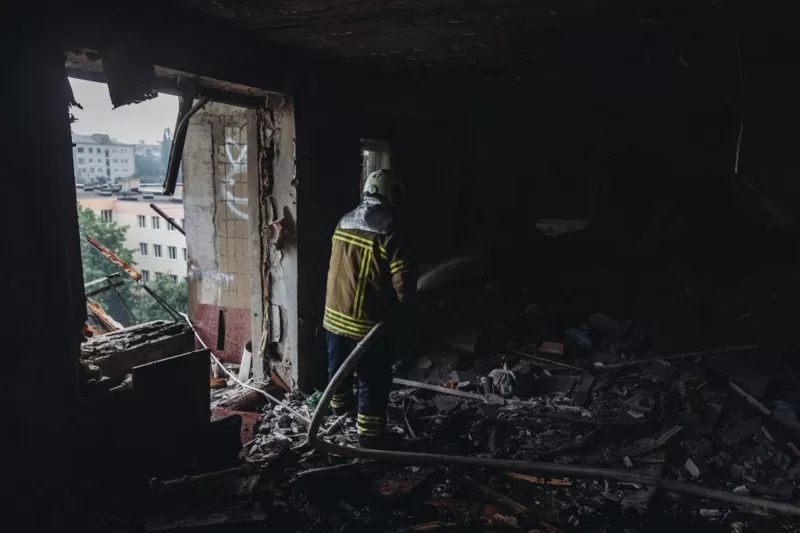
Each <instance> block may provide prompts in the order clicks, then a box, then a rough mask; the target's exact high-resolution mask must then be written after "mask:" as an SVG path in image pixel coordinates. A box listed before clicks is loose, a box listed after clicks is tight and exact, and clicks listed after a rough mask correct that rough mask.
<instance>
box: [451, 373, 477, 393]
mask: <svg viewBox="0 0 800 533" xmlns="http://www.w3.org/2000/svg"><path fill="white" fill-rule="evenodd" d="M450 379H452V380H453V383H455V384H456V388H458V389H466V388H471V387H477V386H478V384H479V383H480V376H479V375H478V374H477V373H475V372H469V371H466V370H453V372H451V373H450Z"/></svg>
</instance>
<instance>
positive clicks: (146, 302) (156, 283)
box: [136, 275, 189, 322]
mask: <svg viewBox="0 0 800 533" xmlns="http://www.w3.org/2000/svg"><path fill="white" fill-rule="evenodd" d="M147 285H148V286H149V287H150V288H151V289H153V291H154V292H155V293H156V294H158V295H159V296H160V297H161V298H163V299H164V300H165V301H166V302H167V303H168V304H169V305H170V306H172V308H173V309H175V310H176V311H179V312H181V313H186V312H187V309H188V307H189V290H188V286H187V283H186V280H185V279H179V280H178V281H173V279H172V278H170V277H169V276H167V275H161V276H159V275H156V279H155V280H153V281H152V282H151V283H148V284H147ZM138 300H139V302H138V306H137V308H136V317H137V318H138V319H139V322H149V321H151V320H171V318H170V316H169V313H167V311H165V310H164V308H163V307H161V305H160V304H159V303H158V302H157V301H156V300H155V298H153V297H152V296H150V295H149V294H147V292H146V291H144V290H140V293H139V299H138Z"/></svg>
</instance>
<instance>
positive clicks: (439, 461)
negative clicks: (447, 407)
mask: <svg viewBox="0 0 800 533" xmlns="http://www.w3.org/2000/svg"><path fill="white" fill-rule="evenodd" d="M387 324H388V321H384V322H379V323H378V324H376V325H375V326H374V327H373V328H372V330H370V332H369V333H368V334H367V336H366V337H364V338H363V339H362V340H361V341H360V342H359V343H358V344H357V345H356V347H355V349H353V351H352V352H351V353H350V355H349V356H348V357H347V359H345V361H344V363H342V366H341V367H340V368H339V370H338V371H337V372H336V374H335V375H334V376H333V379H331V381H330V383H328V387H327V388H326V389H325V392H323V393H322V398H320V401H319V403H318V404H317V409H316V410H315V411H314V416H313V417H312V418H311V424H310V425H309V427H308V436H307V439H308V444H309V445H310V446H311V447H312V448H314V449H317V450H319V451H322V452H326V453H330V454H332V455H338V456H341V457H349V458H353V459H369V460H374V461H391V462H395V463H400V464H407V465H453V466H463V467H470V468H493V469H496V470H501V471H505V472H523V473H527V474H538V475H545V476H554V477H556V476H566V477H573V478H584V479H608V480H614V481H620V482H623V483H638V484H641V485H648V486H651V487H657V488H660V489H663V490H665V491H667V492H673V493H676V494H688V495H692V496H698V497H700V498H706V499H709V500H717V501H721V502H726V503H730V504H734V505H748V506H755V507H761V508H763V509H767V510H769V511H773V512H776V513H783V514H788V515H794V516H800V507H798V506H796V505H792V504H789V503H783V502H776V501H772V500H766V499H763V498H754V497H751V496H743V495H739V494H734V493H732V492H727V491H724V490H718V489H712V488H707V487H701V486H699V485H691V484H688V483H679V482H677V481H668V480H664V479H661V478H659V477H653V476H646V475H643V474H639V473H636V472H628V471H624V470H616V469H612V468H599V467H593V466H584V465H565V464H556V463H544V462H536V461H512V460H505V459H484V458H480V457H466V456H461V455H442V454H434V453H414V452H398V451H391V450H371V449H365V448H351V447H348V446H340V445H337V444H331V443H328V442H325V441H323V440H320V439H319V435H318V433H319V428H320V425H321V424H322V419H323V416H324V412H325V408H326V407H327V405H328V404H329V403H330V401H331V398H332V397H333V394H334V392H335V391H337V390H338V389H339V387H340V386H341V384H342V383H343V381H344V380H345V379H346V378H347V376H348V375H349V374H350V372H352V371H353V369H354V368H355V366H356V363H357V362H358V361H359V359H361V358H362V357H363V356H364V355H365V354H366V353H367V350H368V348H369V347H370V346H371V345H372V344H373V343H374V342H375V341H376V340H378V339H379V338H380V337H381V336H382V335H384V334H385V331H386V329H387V328H388V325H387Z"/></svg>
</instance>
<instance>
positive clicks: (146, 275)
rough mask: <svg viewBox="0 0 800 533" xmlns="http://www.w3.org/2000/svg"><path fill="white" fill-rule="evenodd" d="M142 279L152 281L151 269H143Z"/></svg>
mask: <svg viewBox="0 0 800 533" xmlns="http://www.w3.org/2000/svg"><path fill="white" fill-rule="evenodd" d="M142 281H144V282H145V283H147V282H148V281H150V271H149V270H142Z"/></svg>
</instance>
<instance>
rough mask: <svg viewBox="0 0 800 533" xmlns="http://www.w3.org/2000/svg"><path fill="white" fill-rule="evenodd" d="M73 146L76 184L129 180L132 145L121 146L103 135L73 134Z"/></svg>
mask: <svg viewBox="0 0 800 533" xmlns="http://www.w3.org/2000/svg"><path fill="white" fill-rule="evenodd" d="M72 144H73V146H72V160H73V162H74V165H75V180H76V181H77V182H78V183H90V182H92V179H93V178H94V179H97V178H105V179H106V181H108V182H114V181H116V180H118V179H121V178H130V177H131V176H133V174H134V173H135V171H136V167H135V165H134V145H131V144H123V143H120V142H118V141H117V140H115V139H112V138H111V137H109V136H108V135H106V134H104V133H95V134H92V135H79V134H76V133H73V134H72Z"/></svg>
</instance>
